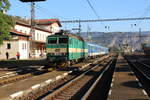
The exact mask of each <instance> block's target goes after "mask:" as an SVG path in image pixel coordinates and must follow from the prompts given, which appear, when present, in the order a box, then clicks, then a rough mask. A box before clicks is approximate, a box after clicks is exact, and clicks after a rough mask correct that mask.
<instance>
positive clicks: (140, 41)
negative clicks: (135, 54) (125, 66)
mask: <svg viewBox="0 0 150 100" xmlns="http://www.w3.org/2000/svg"><path fill="white" fill-rule="evenodd" d="M141 44H142V40H141V28H139V45H140V49H142V47H141V46H142V45H141Z"/></svg>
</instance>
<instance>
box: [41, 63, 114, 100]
mask: <svg viewBox="0 0 150 100" xmlns="http://www.w3.org/2000/svg"><path fill="white" fill-rule="evenodd" d="M112 63H113V64H114V61H112V60H111V61H110V62H109V64H108V62H107V64H106V63H105V65H107V66H105V67H104V66H102V65H101V64H100V63H99V64H96V65H95V66H94V67H93V68H92V69H90V70H88V71H86V72H84V73H83V74H82V75H80V76H79V77H77V78H75V79H74V80H72V81H70V82H69V83H67V84H65V85H64V86H62V87H61V88H59V89H58V90H56V91H54V92H53V93H51V94H50V95H48V96H46V97H43V98H42V100H69V99H71V100H80V99H82V100H85V99H87V98H88V97H89V95H90V94H91V93H92V91H91V90H93V89H94V88H95V87H96V84H97V83H98V82H99V80H100V79H102V76H103V75H104V73H106V72H107V71H108V70H110V69H111V67H112V66H111V65H112ZM111 70H112V69H111ZM112 72H113V71H112ZM95 81H96V83H94V82H95ZM93 83H94V85H93V86H92V84H93ZM110 83H111V82H110ZM91 86H92V88H90V87H91ZM109 86H110V84H109ZM89 88H90V89H89ZM88 90H89V91H88ZM108 90H109V89H108ZM107 92H108V91H107ZM92 98H93V97H92ZM40 99H41V98H40Z"/></svg>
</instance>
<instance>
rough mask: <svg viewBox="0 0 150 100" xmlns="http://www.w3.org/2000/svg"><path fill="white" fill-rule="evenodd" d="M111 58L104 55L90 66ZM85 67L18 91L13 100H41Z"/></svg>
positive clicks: (81, 71) (106, 61)
mask: <svg viewBox="0 0 150 100" xmlns="http://www.w3.org/2000/svg"><path fill="white" fill-rule="evenodd" d="M104 59H105V61H104ZM110 59H111V58H109V59H108V56H107V57H104V58H103V59H101V61H95V63H92V64H90V65H88V66H91V67H93V66H94V65H96V63H98V62H105V64H106V63H108V61H109V60H110ZM103 64H104V63H103ZM103 64H102V63H101V65H103ZM88 66H87V67H88ZM84 67H85V66H84ZM84 67H81V69H80V70H76V71H74V72H72V73H70V74H69V73H64V75H62V76H61V77H60V76H58V77H56V79H55V80H47V81H45V82H43V83H41V84H40V86H36V85H35V86H33V87H32V88H33V89H30V90H27V91H24V92H23V93H22V92H20V93H16V94H14V95H12V97H11V98H13V100H36V99H37V100H41V98H43V97H45V96H46V95H48V94H50V93H52V92H53V91H55V90H57V89H58V88H59V87H61V86H63V85H64V84H66V83H68V82H69V81H70V80H72V79H74V78H75V77H77V76H78V75H79V74H80V73H83V72H84V71H85V70H84V71H83V70H82V69H83V68H84ZM99 68H100V67H99ZM87 78H91V76H90V75H89V76H87ZM16 95H19V96H16Z"/></svg>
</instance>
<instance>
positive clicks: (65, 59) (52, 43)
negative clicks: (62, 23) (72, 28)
mask: <svg viewBox="0 0 150 100" xmlns="http://www.w3.org/2000/svg"><path fill="white" fill-rule="evenodd" d="M46 53H47V60H48V61H49V63H51V64H54V65H55V64H57V65H58V64H60V65H63V66H64V65H65V66H66V65H67V66H69V65H70V64H71V63H74V62H77V61H79V60H83V59H85V58H86V57H87V56H88V49H87V44H86V42H85V41H84V40H83V38H81V37H80V36H77V35H75V34H69V33H66V32H63V31H60V32H59V33H55V34H54V35H50V36H48V37H47V42H46Z"/></svg>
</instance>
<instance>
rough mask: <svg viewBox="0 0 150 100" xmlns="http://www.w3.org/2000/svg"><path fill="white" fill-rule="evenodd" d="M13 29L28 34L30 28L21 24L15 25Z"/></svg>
mask: <svg viewBox="0 0 150 100" xmlns="http://www.w3.org/2000/svg"><path fill="white" fill-rule="evenodd" d="M15 30H17V31H19V32H22V33H26V34H27V35H29V34H30V28H29V27H25V26H21V25H15Z"/></svg>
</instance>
